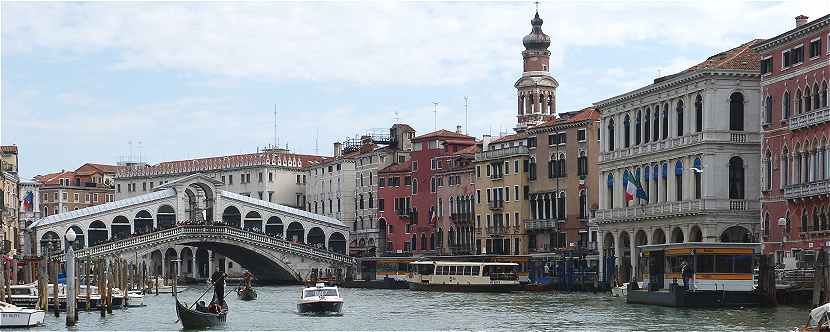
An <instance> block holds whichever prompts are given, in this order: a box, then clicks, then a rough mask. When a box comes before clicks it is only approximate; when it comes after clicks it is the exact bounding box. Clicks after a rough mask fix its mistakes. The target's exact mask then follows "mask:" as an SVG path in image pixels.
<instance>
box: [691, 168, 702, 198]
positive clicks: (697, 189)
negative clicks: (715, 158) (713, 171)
mask: <svg viewBox="0 0 830 332" xmlns="http://www.w3.org/2000/svg"><path fill="white" fill-rule="evenodd" d="M692 166H693V167H694V170H692V173H693V174H694V176H695V199H700V198H701V197H702V196H703V188H702V187H701V185H702V183H701V182H702V181H701V176H702V175H701V173H702V172H703V165H702V164H701V162H700V158H695V161H694V162H693V163H692Z"/></svg>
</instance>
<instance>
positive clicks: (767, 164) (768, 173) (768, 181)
mask: <svg viewBox="0 0 830 332" xmlns="http://www.w3.org/2000/svg"><path fill="white" fill-rule="evenodd" d="M763 185H764V189H766V190H770V189H771V188H772V154H771V153H770V152H769V151H767V154H766V155H765V156H764V183H763Z"/></svg>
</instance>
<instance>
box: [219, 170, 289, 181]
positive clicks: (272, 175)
mask: <svg viewBox="0 0 830 332" xmlns="http://www.w3.org/2000/svg"><path fill="white" fill-rule="evenodd" d="M224 179H225V177H224V176H223V177H222V180H224ZM299 179H300V176H299V175H297V180H298V181H299ZM268 182H274V173H271V172H268Z"/></svg>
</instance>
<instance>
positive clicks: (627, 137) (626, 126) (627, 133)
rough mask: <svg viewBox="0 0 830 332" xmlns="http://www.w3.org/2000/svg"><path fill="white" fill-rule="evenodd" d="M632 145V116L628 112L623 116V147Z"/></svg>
mask: <svg viewBox="0 0 830 332" xmlns="http://www.w3.org/2000/svg"><path fill="white" fill-rule="evenodd" d="M630 145H631V118H630V117H629V116H628V114H626V115H625V118H623V147H626V148H627V147H629V146H630Z"/></svg>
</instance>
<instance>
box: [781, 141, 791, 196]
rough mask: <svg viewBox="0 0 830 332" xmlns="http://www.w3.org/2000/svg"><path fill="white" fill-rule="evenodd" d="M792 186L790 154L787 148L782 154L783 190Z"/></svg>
mask: <svg viewBox="0 0 830 332" xmlns="http://www.w3.org/2000/svg"><path fill="white" fill-rule="evenodd" d="M789 184H790V152H789V151H787V147H784V151H783V152H781V188H782V189H783V188H784V187H786V186H788V185H789Z"/></svg>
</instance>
